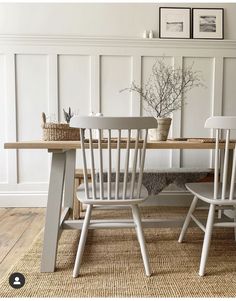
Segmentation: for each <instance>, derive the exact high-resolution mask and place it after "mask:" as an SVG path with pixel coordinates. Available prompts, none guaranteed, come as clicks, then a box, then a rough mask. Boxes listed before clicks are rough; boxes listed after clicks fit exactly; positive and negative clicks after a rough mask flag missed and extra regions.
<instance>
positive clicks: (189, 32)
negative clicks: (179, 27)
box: [159, 7, 191, 39]
mask: <svg viewBox="0 0 236 301" xmlns="http://www.w3.org/2000/svg"><path fill="white" fill-rule="evenodd" d="M164 10H166V11H168V10H172V11H173V10H176V11H180V10H183V11H184V10H185V11H186V13H187V14H188V25H187V29H188V31H187V34H186V36H178V33H177V32H178V31H176V34H169V35H166V34H165V32H164V30H163V24H162V22H163V20H162V11H164ZM159 38H160V39H190V38H191V8H190V7H159Z"/></svg>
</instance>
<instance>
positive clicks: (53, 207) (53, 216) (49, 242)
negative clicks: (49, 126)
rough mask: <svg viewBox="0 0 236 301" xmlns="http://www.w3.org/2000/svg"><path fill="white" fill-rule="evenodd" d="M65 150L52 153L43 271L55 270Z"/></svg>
mask: <svg viewBox="0 0 236 301" xmlns="http://www.w3.org/2000/svg"><path fill="white" fill-rule="evenodd" d="M65 162H66V153H65V152H59V153H57V152H54V153H53V154H52V165H51V174H50V182H49V191H48V202H47V212H46V221H45V229H44V242H43V252H42V260H41V272H54V270H55V265H56V256H57V242H58V232H59V227H60V215H61V205H62V195H63V186H64V174H65Z"/></svg>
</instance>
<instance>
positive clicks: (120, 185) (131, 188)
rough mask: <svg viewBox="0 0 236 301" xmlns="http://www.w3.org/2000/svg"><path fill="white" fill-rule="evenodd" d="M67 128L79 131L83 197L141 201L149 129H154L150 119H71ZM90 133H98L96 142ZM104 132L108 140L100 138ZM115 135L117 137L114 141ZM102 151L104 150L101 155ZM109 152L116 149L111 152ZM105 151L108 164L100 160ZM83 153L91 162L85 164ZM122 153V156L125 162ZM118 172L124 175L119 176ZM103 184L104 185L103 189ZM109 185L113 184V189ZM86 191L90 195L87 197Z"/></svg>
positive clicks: (154, 124) (152, 120)
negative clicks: (69, 126) (86, 137)
mask: <svg viewBox="0 0 236 301" xmlns="http://www.w3.org/2000/svg"><path fill="white" fill-rule="evenodd" d="M70 125H71V126H72V127H78V128H80V129H81V130H80V131H81V151H82V159H83V170H84V183H85V192H86V197H87V198H93V199H96V198H100V199H101V200H107V199H108V200H122V199H123V200H130V199H137V198H138V199H139V198H141V190H142V177H143V169H144V162H145V151H146V145H147V135H148V129H151V128H155V127H156V120H155V119H154V118H153V117H80V116H74V117H72V118H71V122H70ZM87 130H88V131H89V139H88V142H89V143H87V142H86V143H85V131H87ZM93 130H97V131H98V139H97V140H96V139H94V138H93V132H94V131H93ZM105 130H108V138H107V139H106V138H102V137H103V136H104V131H105ZM141 130H145V135H144V139H143V140H141V139H140V133H141ZM124 131H128V137H122V134H123V132H124ZM132 131H134V132H135V134H136V135H135V136H134V137H133V136H132V135H131V134H132ZM117 133H118V135H116V137H114V136H115V134H117ZM111 135H112V137H111ZM104 137H105V136H104ZM131 137H132V140H131ZM133 140H134V141H133ZM104 147H105V148H106V150H105V151H104V153H103V149H104ZM86 148H89V150H88V152H86ZM112 148H115V149H114V150H112ZM131 149H132V151H133V160H131V159H130V157H131V154H130V153H131ZM139 149H140V150H141V151H140V160H139V161H140V162H139V164H138V168H137V161H138V151H139ZM95 151H96V152H97V153H98V160H95ZM107 151H108V158H106V159H108V160H103V159H105V158H103V157H104V155H105V153H107ZM86 153H87V154H88V155H90V157H89V159H90V160H86ZM122 153H124V154H125V157H124V160H123V156H122ZM113 156H114V157H115V158H114V159H115V164H114V167H115V172H114V177H113V170H112V165H113V162H114V161H113V160H112V159H113ZM89 161H90V168H91V179H92V183H91V184H88V177H87V168H88V164H87V162H89ZM96 166H97V168H96ZM107 166H108V170H107V172H106V173H105V172H104V170H105V169H104V168H106V167H107ZM130 168H131V169H130ZM121 171H122V173H123V174H121ZM104 182H106V185H105V186H104V184H105V183H104ZM113 182H114V183H113ZM112 184H114V186H113V185H112ZM89 191H91V192H92V193H90V195H89ZM91 194H92V195H91Z"/></svg>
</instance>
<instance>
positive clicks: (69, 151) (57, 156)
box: [4, 140, 235, 272]
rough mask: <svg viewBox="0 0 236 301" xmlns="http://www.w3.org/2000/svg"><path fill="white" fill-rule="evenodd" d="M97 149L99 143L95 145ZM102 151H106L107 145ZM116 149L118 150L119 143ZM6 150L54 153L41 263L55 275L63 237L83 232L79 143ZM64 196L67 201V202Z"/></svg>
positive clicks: (156, 222)
mask: <svg viewBox="0 0 236 301" xmlns="http://www.w3.org/2000/svg"><path fill="white" fill-rule="evenodd" d="M234 146H235V143H234V142H232V143H230V145H229V147H230V150H233V148H234ZM94 147H95V148H96V147H97V146H96V143H95V145H94ZM102 147H103V148H106V147H107V143H106V142H105V141H104V142H103V143H102ZM112 147H114V148H116V147H117V145H116V143H115V142H113V143H112ZM120 147H121V148H125V147H126V143H125V142H122V143H121V146H120ZM219 147H220V149H223V148H224V143H220V144H219ZM4 148H5V149H16V150H18V149H32V150H33V149H42V150H43V149H44V150H47V151H48V152H50V153H52V161H51V171H50V180H49V189H48V201H47V208H46V219H45V229H44V241H43V251H42V259H41V272H54V270H55V267H56V257H57V246H58V240H59V237H60V234H61V232H62V230H63V229H81V228H82V223H83V220H72V219H69V215H70V212H71V210H72V208H73V198H74V175H75V162H76V161H75V160H76V150H77V149H80V142H79V141H19V142H7V143H5V144H4ZM214 148H215V143H214V142H202V141H201V140H199V141H197V140H196V141H182V140H180V141H179V140H167V141H149V142H148V143H147V149H153V150H158V149H169V150H173V149H179V150H181V149H199V150H204V149H205V150H206V149H208V150H209V149H214ZM63 195H64V199H63ZM142 222H143V226H144V227H161V226H163V223H165V222H166V221H165V220H161V219H143V220H142ZM182 222H183V221H182V220H179V219H178V220H177V219H172V220H169V221H168V225H169V226H170V227H171V226H176V225H178V226H180V225H181V223H182ZM97 225H98V222H97V221H96V220H92V221H91V225H90V228H93V229H96V228H97Z"/></svg>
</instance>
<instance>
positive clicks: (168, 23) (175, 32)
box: [159, 7, 191, 39]
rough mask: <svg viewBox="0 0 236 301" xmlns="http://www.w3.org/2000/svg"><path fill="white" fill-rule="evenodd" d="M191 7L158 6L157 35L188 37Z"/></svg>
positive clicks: (166, 37)
mask: <svg viewBox="0 0 236 301" xmlns="http://www.w3.org/2000/svg"><path fill="white" fill-rule="evenodd" d="M190 26H191V9H190V8H186V7H160V8H159V37H160V38H165V39H189V38H190V35H191V30H190Z"/></svg>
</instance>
